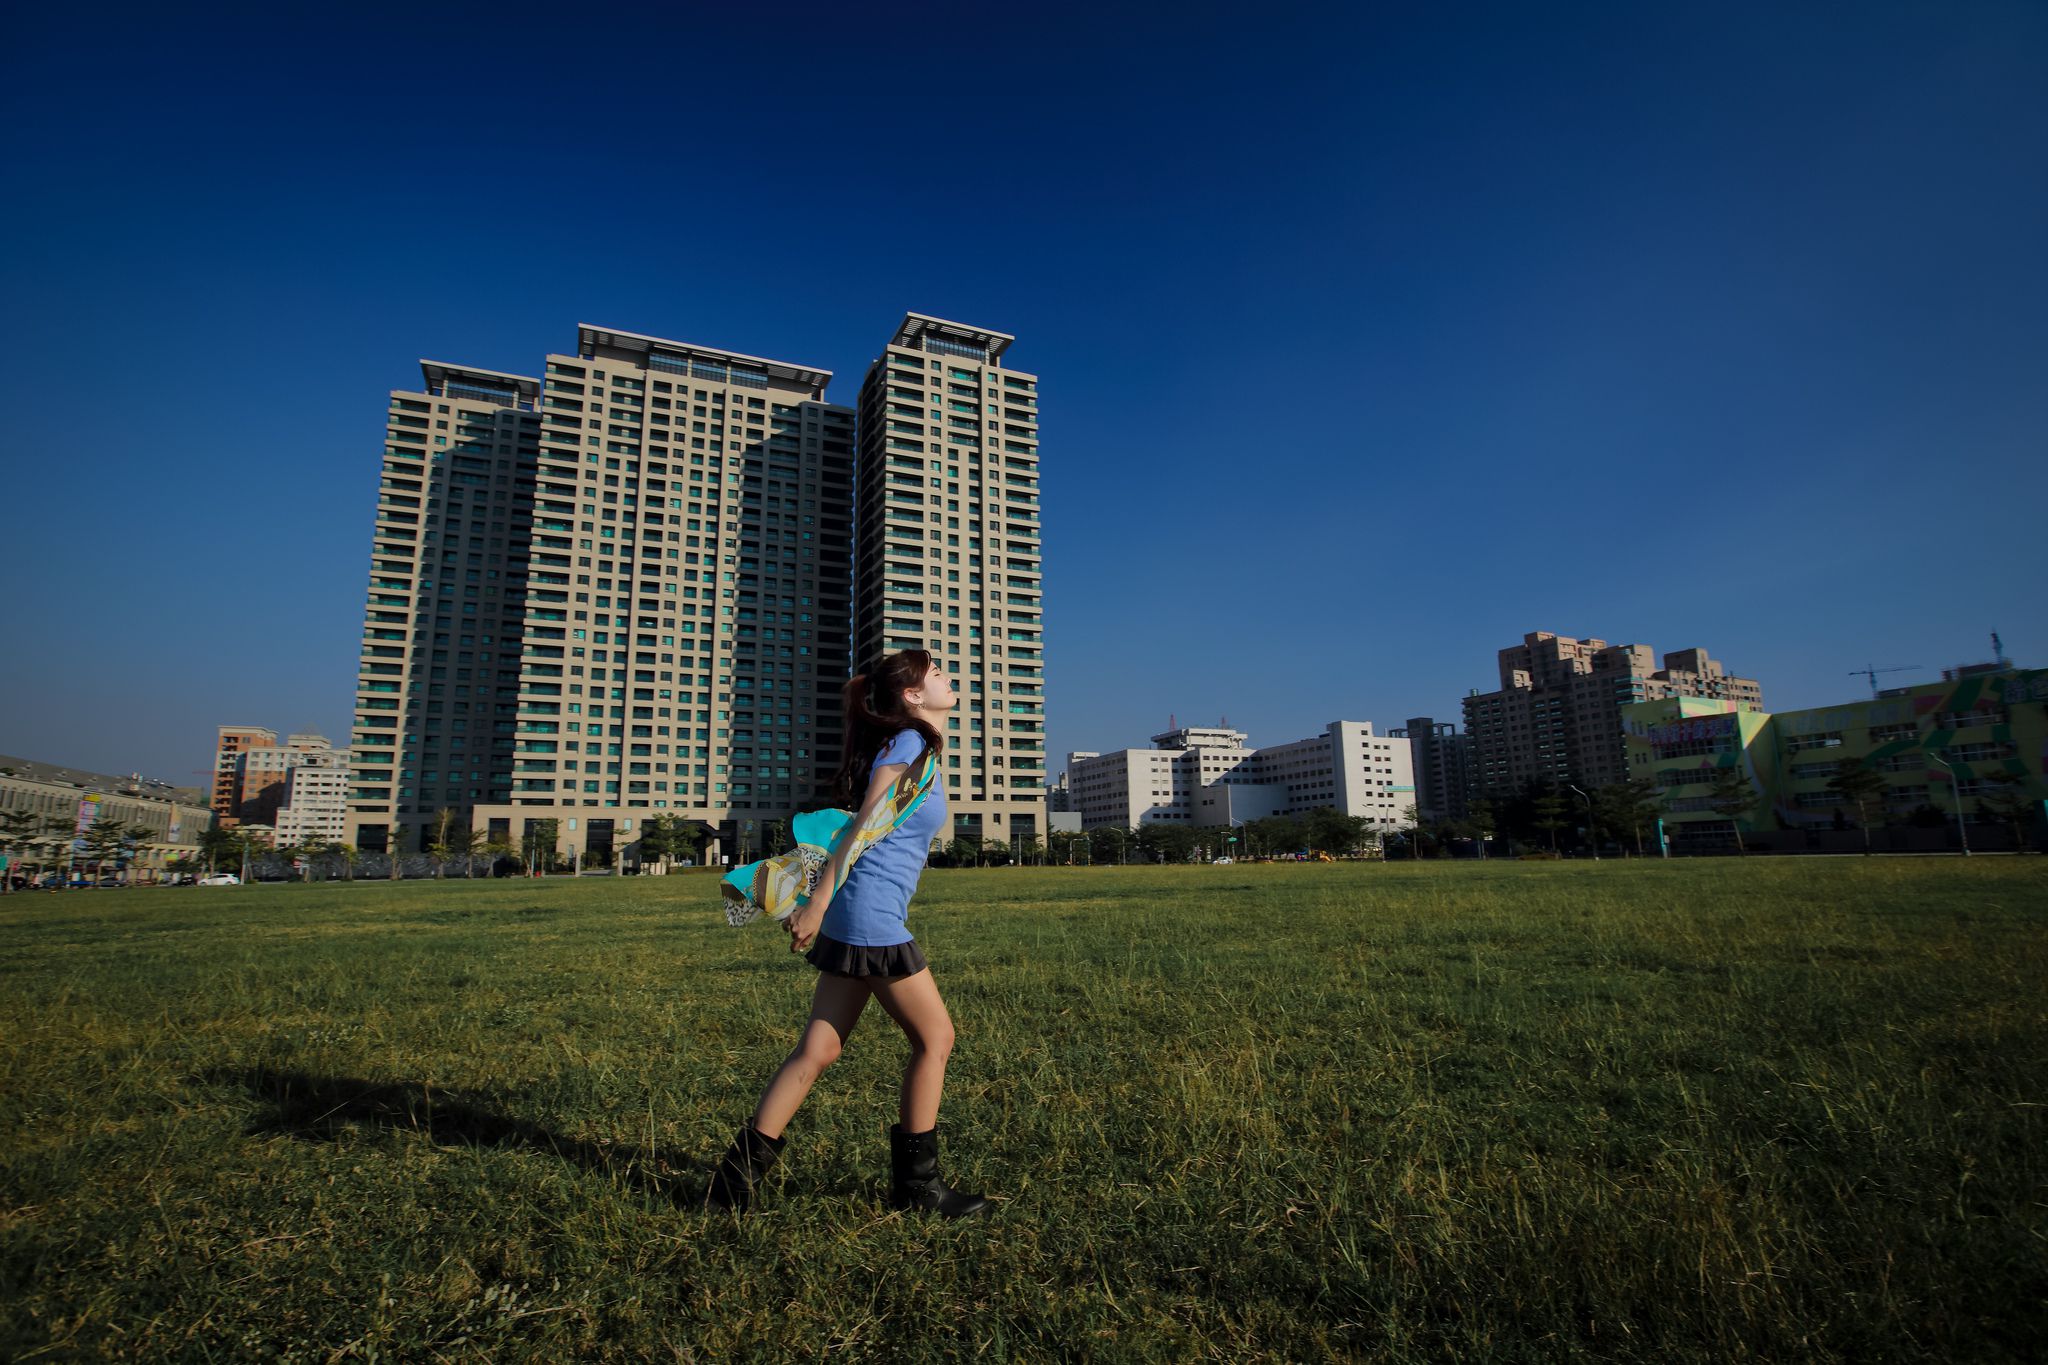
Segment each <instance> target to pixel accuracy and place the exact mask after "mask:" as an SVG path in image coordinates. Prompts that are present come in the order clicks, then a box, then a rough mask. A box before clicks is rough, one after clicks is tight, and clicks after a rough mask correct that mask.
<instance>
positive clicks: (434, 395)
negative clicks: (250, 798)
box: [349, 325, 854, 863]
mask: <svg viewBox="0 0 2048 1365" xmlns="http://www.w3.org/2000/svg"><path fill="white" fill-rule="evenodd" d="M493 376H494V372H490V371H480V370H463V371H460V372H457V371H456V370H454V369H453V368H451V367H445V366H444V367H440V368H439V370H438V371H436V370H429V372H428V376H427V377H428V383H427V385H426V388H425V390H424V391H422V392H420V393H418V394H406V393H399V394H393V395H392V403H393V416H394V421H395V419H396V418H398V417H399V416H406V417H418V418H421V419H423V420H425V421H428V422H432V423H447V424H449V425H448V427H447V428H446V430H447V431H448V436H447V438H445V439H452V440H453V441H455V442H456V444H454V445H450V446H446V448H445V450H444V447H443V445H442V444H441V442H442V440H443V438H442V437H441V436H440V433H441V431H442V430H443V428H442V427H440V426H434V427H419V426H413V425H410V424H407V425H404V426H400V425H396V424H394V426H393V427H392V428H391V430H390V432H389V433H388V434H389V435H391V436H393V437H403V438H404V440H403V443H402V445H397V446H387V452H390V451H392V450H393V449H397V450H399V451H400V452H401V453H398V454H391V453H387V457H386V465H387V473H386V478H387V486H388V485H389V484H390V483H391V482H392V481H393V480H397V481H399V482H400V484H401V487H400V488H398V489H396V490H391V491H392V492H394V493H400V494H402V495H403V496H405V497H407V498H410V499H411V502H410V503H408V504H406V505H404V506H403V507H402V508H398V509H393V508H392V507H391V504H390V501H389V498H388V496H387V498H386V499H385V500H384V502H383V506H382V507H380V513H379V537H378V552H379V555H380V566H379V568H378V569H377V570H376V572H377V573H380V574H381V573H385V572H390V573H394V574H396V573H401V572H408V573H416V574H417V575H418V578H419V580H420V581H419V582H418V583H414V582H412V581H411V579H399V580H395V581H394V582H393V583H392V584H391V585H389V586H390V592H391V596H390V598H389V599H388V600H384V601H380V599H379V592H380V586H379V584H378V583H377V582H376V581H375V579H374V576H373V584H372V591H371V607H370V613H369V617H370V619H369V626H368V630H367V638H366V641H365V651H366V652H365V655H364V674H363V679H362V681H363V684H364V689H363V690H362V691H361V692H360V693H359V695H358V701H359V707H360V709H359V711H358V717H357V718H358V723H359V725H361V726H363V727H364V729H363V732H361V733H359V734H358V737H357V741H356V744H357V747H358V748H359V749H363V750H364V753H363V756H362V757H360V758H359V759H358V762H357V765H356V781H355V782H354V784H353V785H352V790H351V796H350V812H349V826H350V828H351V829H352V830H354V831H357V839H356V842H358V843H359V844H360V845H362V846H364V847H366V848H382V847H384V846H385V840H386V839H388V838H391V837H394V832H395V833H396V837H398V838H399V839H400V840H401V841H402V846H403V847H404V848H406V849H407V850H415V849H418V848H420V847H422V846H423V844H424V842H426V841H427V840H428V839H430V838H431V834H430V833H429V831H431V830H432V828H433V826H434V823H435V818H436V812H438V811H439V810H440V809H442V808H443V807H448V808H451V809H453V810H454V812H455V815H456V819H457V820H458V821H460V822H461V823H462V824H463V825H464V826H465V827H467V828H472V829H484V830H487V831H488V832H491V833H497V834H503V835H506V836H508V837H510V838H512V839H513V840H515V841H517V840H520V839H521V838H523V837H524V835H525V833H526V826H527V825H528V824H529V823H530V822H532V821H534V820H539V819H553V820H556V821H557V822H558V825H557V834H558V838H559V841H560V847H561V848H562V849H563V850H565V851H574V852H577V853H579V854H581V855H583V856H584V857H585V859H586V860H590V861H597V862H600V863H602V862H606V861H610V860H611V858H612V856H613V855H614V852H615V851H617V850H623V849H624V847H625V846H626V845H628V844H630V843H632V842H633V840H634V839H636V838H637V827H638V825H639V823H640V822H641V821H642V820H644V819H646V818H647V817H648V816H649V815H653V814H656V813H661V814H677V815H682V816H684V817H686V818H688V819H692V820H696V821H699V822H701V823H703V824H704V825H706V826H707V827H709V829H710V830H711V831H712V833H713V835H714V836H715V837H716V838H717V840H718V842H719V845H720V847H721V848H722V849H723V850H725V851H727V852H734V851H739V850H744V849H745V848H746V847H747V846H748V845H749V843H751V842H752V839H753V838H758V837H759V835H758V827H759V825H761V824H764V823H766V822H767V821H769V820H776V819H783V818H787V816H789V815H790V814H792V813H794V812H795V811H798V810H803V809H808V808H810V807H812V806H814V805H816V804H817V803H818V802H819V801H820V800H821V799H822V798H823V796H824V795H825V794H826V792H827V789H828V788H829V783H830V779H831V777H832V775H833V773H834V772H835V771H836V770H837V767H838V764H839V757H840V755H839V751H838V738H839V732H840V728H841V716H840V696H839V694H840V689H841V687H842V685H843V684H844V682H845V679H846V676H847V666H848V658H849V655H848V620H849V617H850V615H851V609H852V598H851V588H852V582H851V555H852V501H853V497H852V494H853V489H852V480H853V464H854V448H853V445H854V431H853V413H852V411H851V410H850V409H848V408H845V407H840V406H835V405H832V404H829V403H827V402H825V401H824V399H825V390H826V386H827V384H828V383H829V382H830V380H831V373H830V372H829V371H826V370H823V369H819V368H817V367H815V366H809V365H800V364H792V363H789V362H785V361H777V360H768V359H764V358H761V357H758V356H753V355H747V354H744V353H741V352H737V351H730V350H724V349H721V348H717V347H710V346H701V345H696V344H693V343H688V342H680V341H671V340H667V339H664V338H660V337H652V336H645V335H641V334H639V333H633V332H624V331H618V330H614V329H611V328H604V327H595V326H589V325H585V326H583V327H580V328H579V329H578V344H577V348H576V350H575V351H574V352H573V353H567V352H565V353H561V354H557V355H551V356H548V357H547V358H546V362H545V368H544V377H542V378H525V377H521V376H511V375H495V377H493ZM401 405H403V406H401ZM429 439H433V440H435V441H436V444H434V445H433V446H428V445H427V444H425V442H426V441H427V440H429ZM465 443H466V444H465ZM394 465H395V468H394ZM465 494H466V496H465ZM394 523H395V526H394ZM389 529H396V530H399V531H409V532H411V535H410V536H398V537H388V536H387V535H386V534H385V532H386V531H387V530H389ZM407 544H417V545H418V546H420V547H422V551H421V552H420V553H418V554H415V555H413V556H411V557H409V558H405V557H400V556H399V555H397V554H395V553H393V554H389V555H387V550H397V549H402V548H404V547H405V546H406V545H407ZM473 556H474V558H472V557H473ZM387 565H388V568H387V567H385V566H387ZM424 565H433V566H436V567H439V568H441V570H442V571H441V572H440V573H439V574H437V575H432V576H430V575H429V574H427V573H423V572H419V570H420V567H421V566H424ZM448 568H453V569H455V570H456V571H458V572H459V573H460V574H461V577H459V578H454V577H451V576H450V575H449V574H448V573H447V572H446V570H447V569H448ZM409 589H411V590H413V595H412V596H409V597H408V596H402V595H400V594H403V593H405V592H407V591H408V590H409ZM387 611H388V613H389V615H388V616H387V615H382V614H381V613H384V612H387ZM387 641H388V642H389V643H388V644H387V643H386V642H387ZM387 649H390V650H392V651H393V652H392V653H390V654H388V655H387V654H386V653H384V651H385V650H387ZM373 650H374V651H376V652H374V653H373V652H372V651H373ZM373 665H382V666H383V667H384V669H385V670H388V672H373V671H372V668H373ZM365 734H367V735H368V736H370V737H371V738H372V739H378V738H381V740H382V741H383V742H382V743H380V744H368V742H367V741H366V739H365V737H364V736H365ZM366 745H367V747H366ZM750 836H751V837H750ZM755 846H756V847H758V845H755Z"/></svg>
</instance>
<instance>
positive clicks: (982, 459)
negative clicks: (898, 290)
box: [853, 313, 1046, 841]
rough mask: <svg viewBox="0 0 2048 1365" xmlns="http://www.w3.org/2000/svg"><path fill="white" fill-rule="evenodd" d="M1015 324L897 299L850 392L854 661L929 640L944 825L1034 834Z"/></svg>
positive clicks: (1032, 688)
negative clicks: (942, 677)
mask: <svg viewBox="0 0 2048 1365" xmlns="http://www.w3.org/2000/svg"><path fill="white" fill-rule="evenodd" d="M1014 340H1015V338H1014V337H1011V336H1009V335H1007V334H1005V333H1002V332H992V331H988V330H986V329H984V328H980V327H970V326H966V325H964V324H962V323H956V322H947V321H945V320H944V319H941V318H934V317H928V316H926V315H925V314H922V313H910V314H907V315H906V316H905V317H904V319H903V322H902V324H901V325H900V326H899V327H897V329H896V333H895V335H894V336H893V337H892V338H891V339H890V341H889V344H888V345H887V347H885V348H884V350H883V352H882V354H881V355H880V356H878V357H877V358H876V359H875V361H874V362H873V364H871V365H870V366H869V367H868V372H867V375H866V378H865V380H864V381H863V382H862V384H861V392H860V466H859V470H858V475H857V478H856V484H857V486H858V489H859V509H858V515H857V532H856V552H855V563H854V573H855V580H856V584H857V592H856V596H855V604H856V605H855V613H854V638H853V644H854V668H855V669H856V670H861V669H866V668H868V667H869V666H871V665H872V664H873V663H874V662H875V661H876V660H878V659H879V658H881V657H882V656H883V655H885V654H889V653H892V652H894V651H896V650H898V649H905V648H922V649H929V650H930V651H931V652H932V653H933V654H934V655H935V656H937V657H938V658H939V659H940V660H941V661H942V662H943V664H944V666H945V668H946V669H947V671H948V673H949V674H950V675H951V676H952V678H953V681H954V685H955V687H956V688H957V689H958V691H959V693H960V706H959V708H958V710H956V711H955V712H954V714H953V715H952V716H951V717H950V718H949V719H948V720H947V723H946V724H947V730H946V743H947V754H946V760H945V769H944V771H945V777H946V792H947V800H948V803H949V805H950V806H951V809H952V813H953V822H954V831H955V832H956V833H960V834H971V835H975V836H979V837H983V838H996V839H1003V840H1008V841H1014V840H1016V839H1018V838H1022V837H1026V836H1030V837H1036V838H1043V837H1044V834H1045V829H1046V826H1045V790H1044V786H1045V665H1044V627H1043V611H1042V600H1043V598H1042V589H1043V574H1042V565H1043V561H1042V558H1041V554H1040V545H1041V541H1040V523H1039V502H1038V497H1039V491H1038V379H1037V376H1035V375H1031V374H1026V373H1024V372H1022V371H1019V370H1013V369H1010V368H1008V367H1006V366H1005V365H1004V363H1003V355H1004V352H1005V351H1006V350H1008V349H1009V346H1010V344H1011V343H1012V342H1013V341H1014Z"/></svg>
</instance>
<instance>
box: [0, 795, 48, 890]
mask: <svg viewBox="0 0 2048 1365" xmlns="http://www.w3.org/2000/svg"><path fill="white" fill-rule="evenodd" d="M51 823H52V822H51V821H50V820H49V818H48V817H47V816H44V815H41V814H39V813H37V812H35V811H32V810H11V811H6V812H0V852H4V853H6V854H7V855H8V857H9V858H10V859H14V860H17V861H20V862H21V863H22V864H23V865H24V867H25V866H27V865H28V859H29V858H31V857H32V856H34V855H35V853H36V851H37V850H38V849H39V848H41V847H42V842H43V835H44V834H45V833H46V832H47V830H48V827H49V825H50V824H51ZM12 872H13V869H12V868H10V869H9V874H10V875H9V876H7V877H6V878H0V892H7V891H12V890H13V889H14V878H13V876H12Z"/></svg>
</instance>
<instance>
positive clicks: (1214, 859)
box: [1209, 857, 1237, 867]
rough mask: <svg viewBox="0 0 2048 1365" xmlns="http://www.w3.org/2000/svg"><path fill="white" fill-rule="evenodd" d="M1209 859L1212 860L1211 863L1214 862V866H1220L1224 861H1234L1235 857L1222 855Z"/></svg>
mask: <svg viewBox="0 0 2048 1365" xmlns="http://www.w3.org/2000/svg"><path fill="white" fill-rule="evenodd" d="M1209 861H1210V862H1212V863H1214V864H1215V865H1216V866H1218V867H1222V866H1223V865H1224V864H1225V863H1230V862H1235V861H1237V860H1236V859H1234V858H1230V857H1223V858H1211V859H1210V860H1209Z"/></svg>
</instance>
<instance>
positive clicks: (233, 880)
mask: <svg viewBox="0 0 2048 1365" xmlns="http://www.w3.org/2000/svg"><path fill="white" fill-rule="evenodd" d="M199 884H200V885H201V886H240V885H241V884H242V879H241V878H240V877H237V876H236V875H235V874H234V873H232V872H216V873H214V874H213V875H212V876H211V877H201V878H200V879H199Z"/></svg>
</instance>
